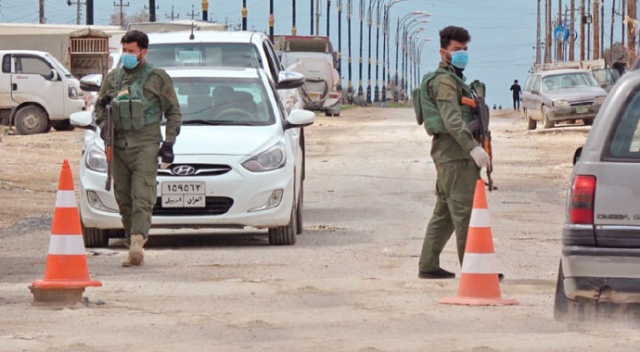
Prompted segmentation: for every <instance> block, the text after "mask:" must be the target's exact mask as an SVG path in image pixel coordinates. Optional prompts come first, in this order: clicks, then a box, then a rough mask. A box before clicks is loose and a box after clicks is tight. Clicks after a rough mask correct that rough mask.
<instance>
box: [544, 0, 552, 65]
mask: <svg viewBox="0 0 640 352" xmlns="http://www.w3.org/2000/svg"><path fill="white" fill-rule="evenodd" d="M544 21H545V25H544V29H545V35H544V44H545V45H544V63H545V64H546V63H550V62H551V48H552V43H553V42H552V40H551V0H545V3H544Z"/></svg>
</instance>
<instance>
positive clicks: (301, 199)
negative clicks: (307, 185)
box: [296, 181, 304, 235]
mask: <svg viewBox="0 0 640 352" xmlns="http://www.w3.org/2000/svg"><path fill="white" fill-rule="evenodd" d="M303 204H304V184H303V183H302V181H300V192H299V193H298V202H297V203H296V234H298V235H299V234H301V233H302V231H304V228H303V227H304V226H303V218H302V208H303Z"/></svg>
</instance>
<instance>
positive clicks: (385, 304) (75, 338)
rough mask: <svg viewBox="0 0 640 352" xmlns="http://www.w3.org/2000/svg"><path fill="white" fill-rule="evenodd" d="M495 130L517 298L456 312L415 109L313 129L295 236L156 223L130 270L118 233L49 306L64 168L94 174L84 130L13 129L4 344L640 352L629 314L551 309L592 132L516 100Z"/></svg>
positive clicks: (3, 274) (510, 292)
mask: <svg viewBox="0 0 640 352" xmlns="http://www.w3.org/2000/svg"><path fill="white" fill-rule="evenodd" d="M492 129H493V131H494V132H493V135H494V153H495V171H494V180H495V184H496V186H497V187H498V188H499V189H498V190H497V191H495V192H492V193H490V194H489V195H488V200H489V210H490V213H491V218H492V230H493V238H494V243H495V248H496V254H497V259H498V266H499V269H500V271H501V272H504V273H505V275H506V279H505V280H504V281H503V282H502V284H501V288H502V295H503V296H504V297H506V298H515V299H517V300H519V301H520V305H518V306H511V307H461V306H445V305H440V304H438V301H439V300H440V299H442V298H444V297H451V296H455V294H456V291H457V285H458V280H438V281H430V280H420V279H418V278H417V271H418V268H417V262H418V254H419V251H420V248H421V245H422V238H423V236H424V231H425V228H426V224H427V221H428V219H429V217H430V214H431V211H432V207H433V205H434V202H435V199H434V196H433V190H434V188H435V186H434V180H435V168H434V165H433V163H432V162H431V160H430V158H429V153H428V150H429V140H430V138H428V137H427V136H426V133H425V132H424V130H423V129H422V127H418V126H417V125H416V124H415V122H414V118H413V113H412V110H410V109H377V108H356V109H350V110H345V111H344V112H343V113H342V116H341V117H339V118H335V117H333V118H325V117H318V119H317V121H316V124H315V125H314V126H312V127H310V128H308V129H307V148H308V149H307V157H308V159H307V180H306V182H305V204H304V209H305V210H304V218H305V223H304V228H305V231H304V233H303V234H302V235H300V236H299V238H298V243H297V244H296V245H295V246H293V247H270V246H269V245H268V242H267V239H266V236H265V234H264V233H248V234H247V233H245V234H244V235H229V234H228V232H227V233H224V232H222V233H216V235H211V234H206V233H201V232H199V233H198V232H189V233H188V234H183V233H181V234H179V235H176V234H172V235H168V234H167V233H162V232H160V233H158V232H157V231H156V232H155V234H156V236H153V237H152V239H151V240H150V241H149V243H148V246H147V247H148V250H147V259H146V265H144V266H142V267H140V268H133V269H131V268H122V267H120V262H121V261H122V260H123V258H125V253H126V252H125V248H124V247H123V246H122V245H121V243H119V242H117V241H116V242H113V241H112V243H111V246H110V247H109V250H111V251H112V252H113V253H114V254H113V255H109V254H110V253H108V252H107V253H102V254H101V255H89V256H88V257H87V258H88V263H89V269H90V271H91V276H92V278H93V279H97V280H101V281H102V282H103V285H104V286H103V287H102V288H88V289H87V291H86V292H85V296H86V297H87V298H88V299H89V302H88V304H86V305H85V304H77V305H75V306H71V307H69V306H56V305H42V304H33V303H32V302H33V297H32V295H31V293H30V292H29V290H28V289H27V286H29V285H30V283H31V281H33V280H34V279H41V278H42V276H43V272H44V265H45V260H46V252H47V248H48V244H49V237H50V235H49V234H50V232H49V231H50V224H51V214H52V210H53V206H54V199H55V190H56V186H57V178H58V175H59V171H60V165H61V162H62V160H63V159H64V158H67V159H69V161H70V162H71V165H72V169H73V171H74V177H77V165H78V159H79V157H80V148H81V145H82V142H81V138H82V132H81V131H72V132H52V133H49V134H45V135H38V136H2V141H1V142H0V160H1V161H2V164H3V166H2V168H1V169H0V213H1V217H0V351H83V352H85V351H122V350H135V351H137V352H144V351H184V350H188V351H427V350H428V351H482V352H486V351H583V350H589V351H603V350H610V351H636V350H637V349H638V347H637V346H638V344H639V343H640V333H638V332H637V331H636V330H635V329H634V328H633V327H632V326H631V325H627V324H625V323H624V322H622V323H620V324H616V325H615V326H611V325H606V326H586V327H581V328H578V329H568V327H567V326H566V325H564V324H560V323H556V322H555V321H554V320H553V317H552V305H553V294H554V286H555V280H556V271H557V265H558V260H559V251H560V234H561V226H562V221H563V213H564V197H565V194H564V192H565V189H566V186H567V184H568V177H567V176H568V175H569V173H570V171H571V159H572V156H573V152H574V150H575V148H576V147H578V146H579V145H581V143H582V142H583V141H584V139H585V137H586V135H587V133H588V129H587V127H583V126H577V127H570V128H556V129H553V130H551V131H535V132H527V131H526V130H525V123H524V121H523V120H522V119H521V118H520V117H519V116H518V115H517V114H515V113H510V112H507V111H505V112H502V113H500V114H496V115H495V116H494V118H493V120H492ZM184 142H186V141H184ZM456 258H457V257H456V254H455V248H454V245H453V241H451V242H450V243H449V245H448V246H447V248H446V250H445V252H444V253H443V255H442V265H443V267H444V268H447V269H452V270H454V271H456V273H459V267H458V264H457V261H456ZM99 303H100V304H99Z"/></svg>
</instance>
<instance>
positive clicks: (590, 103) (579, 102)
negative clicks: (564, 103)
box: [571, 100, 593, 106]
mask: <svg viewBox="0 0 640 352" xmlns="http://www.w3.org/2000/svg"><path fill="white" fill-rule="evenodd" d="M591 105H593V100H586V101H576V102H572V103H571V106H591Z"/></svg>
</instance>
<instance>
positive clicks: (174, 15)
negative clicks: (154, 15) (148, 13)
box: [120, 0, 180, 21]
mask: <svg viewBox="0 0 640 352" xmlns="http://www.w3.org/2000/svg"><path fill="white" fill-rule="evenodd" d="M120 1H122V0H120ZM164 17H165V18H170V19H171V20H172V21H173V20H174V19H176V18H180V14H179V13H178V14H174V13H173V5H171V16H169V15H167V14H166V13H165V14H164Z"/></svg>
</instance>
